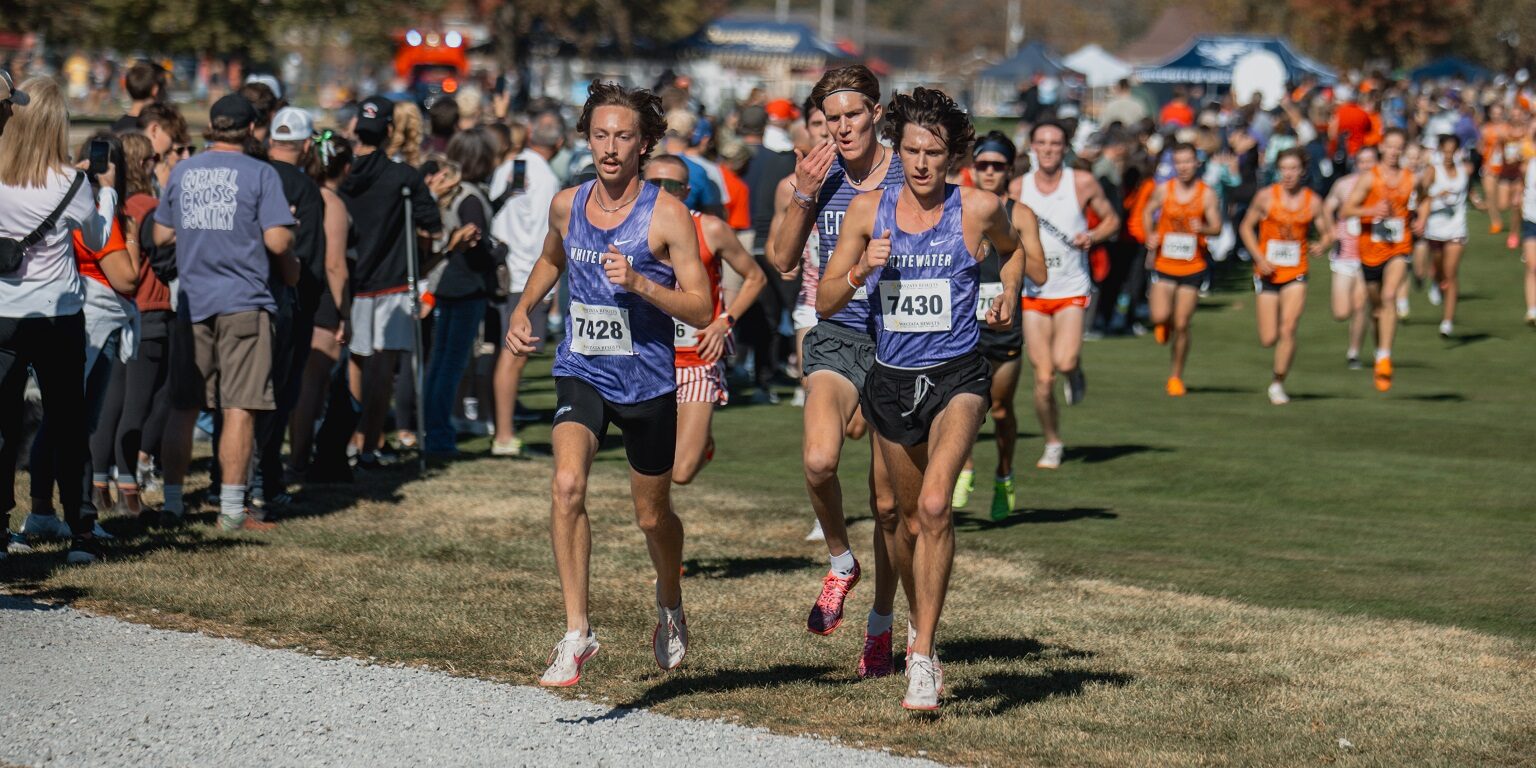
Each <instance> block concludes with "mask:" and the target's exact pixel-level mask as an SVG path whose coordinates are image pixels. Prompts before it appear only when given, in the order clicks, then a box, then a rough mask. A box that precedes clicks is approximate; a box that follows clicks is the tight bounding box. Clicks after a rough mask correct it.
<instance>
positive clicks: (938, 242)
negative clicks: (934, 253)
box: [928, 237, 949, 248]
mask: <svg viewBox="0 0 1536 768" xmlns="http://www.w3.org/2000/svg"><path fill="white" fill-rule="evenodd" d="M947 242H949V238H947V237H945V238H940V239H938V240H929V241H928V247H929V248H937V247H938V246H941V245H943V244H945V243H947Z"/></svg>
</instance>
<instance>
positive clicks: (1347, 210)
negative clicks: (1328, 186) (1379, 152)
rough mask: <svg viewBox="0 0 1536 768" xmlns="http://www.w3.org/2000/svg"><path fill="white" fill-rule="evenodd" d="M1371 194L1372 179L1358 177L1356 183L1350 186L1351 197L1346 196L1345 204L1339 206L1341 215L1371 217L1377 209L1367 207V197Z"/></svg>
mask: <svg viewBox="0 0 1536 768" xmlns="http://www.w3.org/2000/svg"><path fill="white" fill-rule="evenodd" d="M1370 194H1371V181H1370V179H1367V178H1363V177H1362V178H1358V179H1356V180H1355V185H1354V186H1353V187H1350V188H1349V197H1346V198H1344V204H1343V205H1340V206H1339V216H1340V217H1342V218H1346V219H1353V218H1371V217H1373V216H1375V215H1376V213H1375V211H1368V210H1366V208H1365V198H1366V197H1368V196H1370Z"/></svg>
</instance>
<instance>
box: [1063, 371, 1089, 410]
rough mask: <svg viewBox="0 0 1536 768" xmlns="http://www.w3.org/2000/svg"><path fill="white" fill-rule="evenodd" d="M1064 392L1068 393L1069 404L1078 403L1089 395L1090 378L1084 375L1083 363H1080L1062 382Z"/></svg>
mask: <svg viewBox="0 0 1536 768" xmlns="http://www.w3.org/2000/svg"><path fill="white" fill-rule="evenodd" d="M1061 390H1062V394H1063V395H1066V398H1065V399H1066V401H1067V405H1077V404H1078V403H1081V402H1082V401H1083V398H1085V397H1087V396H1088V379H1087V378H1086V377H1084V376H1083V364H1082V363H1078V364H1077V367H1076V368H1073V369H1072V372H1071V373H1069V374H1067V376H1066V378H1065V379H1064V380H1063V381H1062V384H1061Z"/></svg>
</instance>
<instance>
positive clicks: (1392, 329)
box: [1339, 128, 1435, 392]
mask: <svg viewBox="0 0 1536 768" xmlns="http://www.w3.org/2000/svg"><path fill="white" fill-rule="evenodd" d="M1407 142H1408V137H1407V135H1406V134H1404V133H1403V131H1402V130H1401V129H1397V128H1392V129H1388V130H1387V132H1386V133H1385V134H1384V135H1383V136H1382V139H1381V144H1380V146H1379V147H1378V149H1379V150H1380V152H1381V162H1380V163H1379V164H1378V165H1377V166H1376V168H1375V169H1374V170H1373V171H1372V172H1371V175H1370V176H1368V177H1364V178H1362V179H1361V180H1360V181H1359V182H1357V183H1356V184H1355V188H1354V189H1352V190H1350V193H1349V199H1348V200H1346V201H1345V202H1344V205H1343V206H1342V208H1341V210H1340V211H1339V215H1340V216H1344V217H1349V216H1358V217H1360V271H1361V273H1362V274H1363V275H1364V277H1365V287H1366V295H1367V296H1368V298H1369V299H1370V302H1371V313H1372V317H1373V318H1374V319H1375V326H1376V367H1375V373H1376V377H1375V380H1376V389H1378V390H1380V391H1382V392H1386V391H1387V390H1389V389H1391V388H1392V340H1393V338H1394V337H1395V336H1396V334H1397V292H1398V291H1400V290H1402V289H1403V287H1404V286H1403V284H1404V279H1403V278H1404V277H1405V276H1406V275H1407V274H1408V272H1407V270H1408V259H1407V256H1408V254H1409V253H1411V252H1412V251H1413V236H1414V235H1422V234H1423V233H1424V224H1425V222H1426V221H1428V219H1429V199H1430V198H1429V185H1430V183H1432V182H1433V180H1434V175H1435V169H1434V167H1433V166H1431V167H1429V168H1427V169H1426V170H1425V171H1424V173H1423V174H1422V175H1421V176H1420V177H1418V178H1415V177H1414V174H1413V173H1412V172H1411V171H1409V170H1408V169H1407V168H1404V167H1403V149H1404V147H1405V146H1406V145H1407ZM1415 192H1417V193H1418V205H1417V206H1416V208H1417V210H1414V211H1410V210H1409V201H1410V200H1411V199H1412V198H1413V197H1414V193H1415ZM1410 214H1412V223H1411V224H1410V223H1409V222H1410ZM1410 227H1411V229H1410Z"/></svg>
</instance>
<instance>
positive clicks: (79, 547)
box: [64, 536, 104, 565]
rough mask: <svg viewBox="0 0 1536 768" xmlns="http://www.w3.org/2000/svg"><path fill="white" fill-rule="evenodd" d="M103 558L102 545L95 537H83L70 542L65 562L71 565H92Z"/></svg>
mask: <svg viewBox="0 0 1536 768" xmlns="http://www.w3.org/2000/svg"><path fill="white" fill-rule="evenodd" d="M102 557H104V555H103V554H102V551H101V543H100V542H99V541H97V540H96V538H95V537H92V536H81V537H76V538H74V539H72V540H71V541H70V543H69V554H67V555H65V556H64V562H66V563H69V564H70V565H90V564H91V563H94V562H96V561H98V560H100V559H102Z"/></svg>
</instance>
